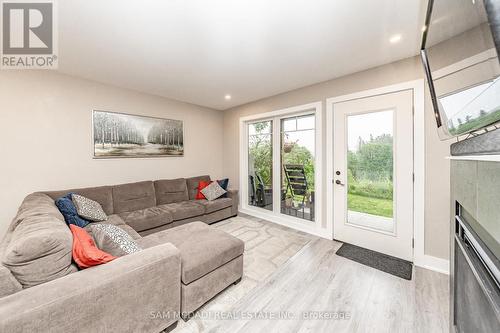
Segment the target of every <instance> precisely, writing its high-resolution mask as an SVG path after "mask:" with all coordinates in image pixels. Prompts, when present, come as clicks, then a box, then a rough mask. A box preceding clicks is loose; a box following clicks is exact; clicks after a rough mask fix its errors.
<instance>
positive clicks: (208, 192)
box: [201, 182, 226, 201]
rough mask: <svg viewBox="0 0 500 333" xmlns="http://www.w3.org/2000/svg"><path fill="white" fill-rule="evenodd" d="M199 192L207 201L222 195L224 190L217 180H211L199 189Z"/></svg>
mask: <svg viewBox="0 0 500 333" xmlns="http://www.w3.org/2000/svg"><path fill="white" fill-rule="evenodd" d="M201 193H203V195H204V196H205V198H207V200H208V201H212V200H215V199H217V198H220V197H221V196H222V195H224V194H225V193H226V190H224V189H223V188H222V187H221V186H220V185H219V183H218V182H212V183H210V185H208V186H207V187H205V188H204V189H203V190H201Z"/></svg>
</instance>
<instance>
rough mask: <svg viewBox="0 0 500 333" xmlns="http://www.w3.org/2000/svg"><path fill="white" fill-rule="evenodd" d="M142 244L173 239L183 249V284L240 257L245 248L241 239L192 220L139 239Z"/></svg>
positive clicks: (154, 243) (161, 242)
mask: <svg viewBox="0 0 500 333" xmlns="http://www.w3.org/2000/svg"><path fill="white" fill-rule="evenodd" d="M138 243H139V245H140V246H142V247H143V248H147V247H152V246H155V245H159V244H163V243H172V244H173V245H174V246H175V247H177V248H178V249H179V250H180V252H181V258H182V275H181V279H182V282H183V283H184V284H189V283H191V282H193V281H195V280H197V279H199V278H201V277H202V276H204V275H206V274H208V273H210V272H212V271H213V270H215V269H217V268H219V267H220V266H222V265H224V264H225V263H228V262H229V261H231V260H233V259H234V258H237V257H238V256H240V255H241V254H243V251H244V249H245V243H243V241H242V240H240V239H238V238H236V237H234V236H231V235H230V234H228V233H226V232H224V231H222V230H218V229H215V228H213V227H210V226H208V225H207V224H205V223H203V222H192V223H188V224H184V225H182V226H179V227H175V228H172V229H168V230H164V231H160V232H157V233H155V234H152V235H149V236H146V237H143V238H142V239H140V240H138Z"/></svg>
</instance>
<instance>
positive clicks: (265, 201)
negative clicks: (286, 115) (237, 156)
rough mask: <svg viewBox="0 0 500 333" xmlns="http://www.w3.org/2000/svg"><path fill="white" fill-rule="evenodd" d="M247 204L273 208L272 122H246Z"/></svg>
mask: <svg viewBox="0 0 500 333" xmlns="http://www.w3.org/2000/svg"><path fill="white" fill-rule="evenodd" d="M248 204H249V205H251V206H255V207H260V208H263V209H267V210H270V211H272V210H273V122H272V121H261V122H257V123H252V124H248Z"/></svg>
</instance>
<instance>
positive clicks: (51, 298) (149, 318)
mask: <svg viewBox="0 0 500 333" xmlns="http://www.w3.org/2000/svg"><path fill="white" fill-rule="evenodd" d="M180 275H181V259H180V254H179V250H178V249H176V248H175V247H174V246H173V245H172V244H168V243H167V244H159V245H157V246H155V247H151V248H148V249H145V250H143V251H140V252H137V253H133V254H130V255H127V256H124V257H120V258H118V259H116V260H114V261H112V262H110V263H107V264H105V265H100V266H96V267H92V268H88V269H85V270H82V271H78V272H76V273H73V274H69V275H66V276H64V277H61V278H58V279H56V280H53V281H50V282H47V283H44V284H41V285H38V286H35V287H32V288H29V289H24V290H22V291H19V292H17V293H15V294H12V295H10V296H7V297H2V298H0V318H1V320H0V332H11V333H16V332H53V333H56V332H61V333H63V332H64V333H66V332H102V331H107V330H109V331H113V332H160V331H162V330H163V329H165V328H167V327H169V326H170V325H172V324H174V323H175V322H176V321H177V320H178V317H177V316H178V314H179V311H180V293H179V290H180V281H181V280H180ZM106 328H107V329H106Z"/></svg>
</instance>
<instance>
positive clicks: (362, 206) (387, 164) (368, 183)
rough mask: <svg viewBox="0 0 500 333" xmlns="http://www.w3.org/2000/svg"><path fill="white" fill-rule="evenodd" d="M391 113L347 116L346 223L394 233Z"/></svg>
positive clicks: (389, 111) (391, 111)
mask: <svg viewBox="0 0 500 333" xmlns="http://www.w3.org/2000/svg"><path fill="white" fill-rule="evenodd" d="M393 140H394V111H393V110H388V111H379V112H372V113H366V114H358V115H351V116H348V117H347V210H348V212H347V213H348V214H347V216H348V217H347V219H348V223H349V224H354V225H358V226H362V227H367V228H371V229H376V230H380V231H384V232H390V233H392V232H394V184H393V181H394V148H393V147H394V144H393Z"/></svg>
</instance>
